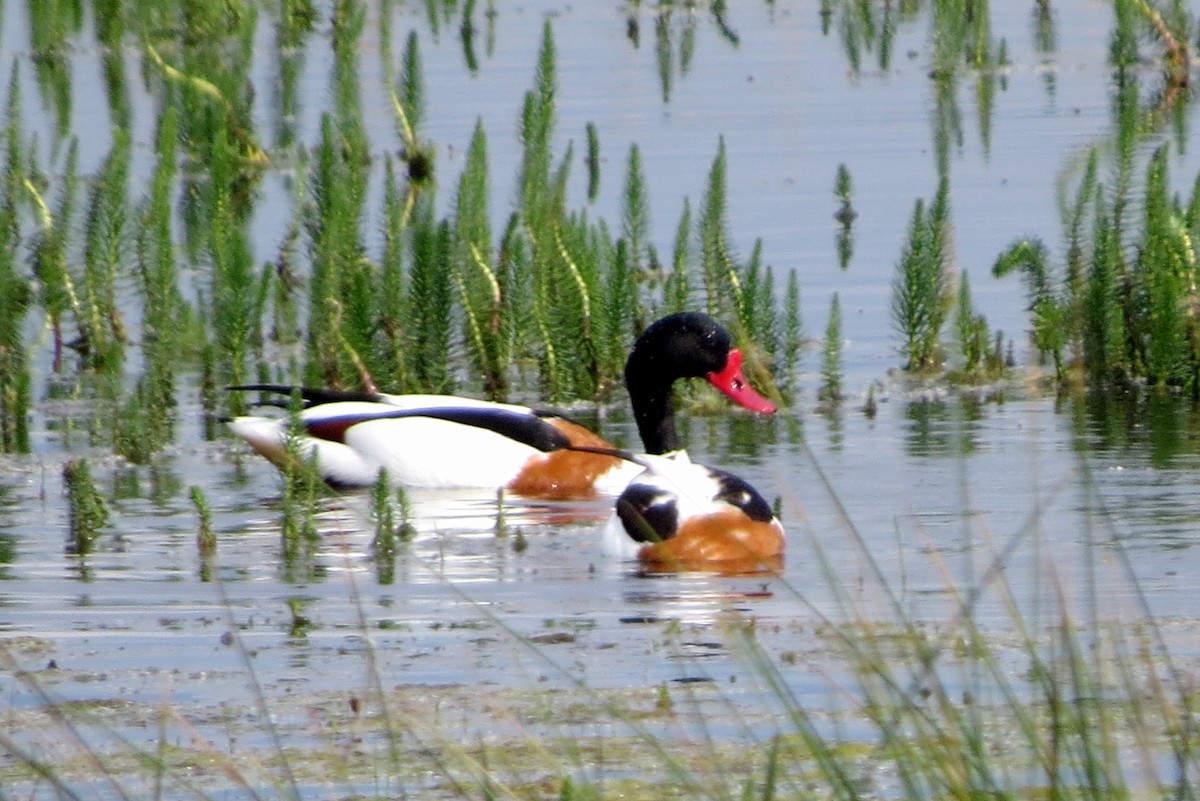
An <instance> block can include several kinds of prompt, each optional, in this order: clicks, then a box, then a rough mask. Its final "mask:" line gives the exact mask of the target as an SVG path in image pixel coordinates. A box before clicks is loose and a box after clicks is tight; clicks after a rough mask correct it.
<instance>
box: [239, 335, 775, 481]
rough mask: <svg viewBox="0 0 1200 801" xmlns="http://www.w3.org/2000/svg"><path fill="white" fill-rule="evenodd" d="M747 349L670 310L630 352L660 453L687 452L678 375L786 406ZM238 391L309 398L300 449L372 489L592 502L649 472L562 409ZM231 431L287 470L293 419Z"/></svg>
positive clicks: (634, 399)
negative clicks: (773, 395) (762, 392)
mask: <svg viewBox="0 0 1200 801" xmlns="http://www.w3.org/2000/svg"><path fill="white" fill-rule="evenodd" d="M741 365H742V356H741V352H740V351H739V350H738V349H737V348H734V347H733V345H732V341H731V339H730V337H729V334H728V332H726V331H725V329H724V328H722V327H721V326H720V325H719V324H717V323H716V321H715V320H713V319H712V318H711V317H709V316H708V315H705V314H699V313H695V312H685V313H681V314H673V315H669V316H667V317H665V318H663V319H661V320H659V321H657V322H656V323H654V324H653V325H651V326H650V327H649V328H647V329H646V331H645V333H644V334H643V335H642V336H641V337H639V338H638V340H637V342H636V343H635V344H634V347H633V349H632V351H631V353H630V356H629V360H628V362H627V368H626V386H627V389H628V392H629V397H630V402H631V404H632V406H633V412H634V417H635V419H636V420H637V425H638V430H639V432H640V433H641V436H642V440H643V445H644V446H645V448H646V450H647V452H649V453H652V454H657V453H666V452H668V451H673V450H676V449H678V448H679V440H678V436H677V434H676V431H675V422H674V410H673V408H672V406H671V402H670V401H671V391H672V387H673V385H674V383H675V382H676V381H677V380H680V379H685V378H704V379H705V380H707V381H708V382H709V383H710V384H712V385H713V386H714V387H716V388H717V389H718V390H720V391H721V392H722V393H724V394H725V395H726V396H728V397H729V398H730V399H731V400H733V401H734V402H735V403H737V404H738V405H740V406H742V407H744V408H746V409H748V410H750V411H753V412H756V413H769V412H772V411H774V408H775V407H774V406H773V405H772V404H770V403H769V402H768V401H766V400H765V399H763V398H762V397H760V396H759V395H758V394H757V393H756V392H754V390H753V389H752V388H751V387H750V385H749V383H748V382H747V381H746V378H745V376H744V375H743V373H742V367H741ZM231 389H233V390H241V391H259V392H267V393H272V394H274V395H276V396H277V397H278V398H279V400H277V401H275V402H274V403H273V404H271V405H277V406H284V407H286V405H287V401H286V398H287V397H289V396H290V395H292V394H293V392H295V393H296V394H297V395H299V397H300V398H301V400H302V404H303V408H302V409H301V411H300V412H299V422H300V425H301V427H302V431H301V434H300V436H299V438H298V444H299V449H298V452H299V455H300V456H301V457H302V458H305V459H309V458H315V461H316V465H317V469H318V470H319V472H320V474H321V476H322V477H323V478H324V479H325V481H326V482H328V483H329V484H330V485H332V486H335V487H339V488H354V487H368V486H371V485H372V484H374V483H375V481H376V480H377V478H378V476H379V473H380V471H381V470H386V471H387V474H388V478H389V479H390V480H391V481H392V482H393V483H394V484H396V485H399V486H405V487H429V488H446V489H449V488H487V489H504V490H506V491H508V492H511V493H514V494H517V495H520V496H523V497H527V498H539V499H582V498H588V497H594V496H596V495H597V494H600V495H613V494H616V493H619V492H621V491H622V490H623V489H624V488H625V486H626V485H627V484H628V483H629V480H630V479H631V478H633V477H634V476H635V475H637V474H639V473H640V472H641V471H642V470H643V469H644V468H643V467H642V466H640V465H637V464H634V463H631V462H629V461H628V460H626V459H623V458H620V457H619V456H617V455H615V454H616V451H615V449H614V448H613V446H612V445H611V444H610V443H608V442H607V441H606V440H604V439H603V438H601V437H599V436H598V435H596V434H594V433H592V432H591V431H588V430H587V429H586V428H584V427H583V426H581V425H579V424H577V423H575V422H572V421H571V420H569V419H567V418H565V417H563V416H561V415H559V414H555V413H553V412H547V411H540V410H536V409H533V408H530V407H527V406H520V405H515V404H507V403H494V402H490V401H482V400H476V399H473V398H464V397H457V396H451V395H388V394H384V393H378V392H369V393H363V392H344V391H338V390H327V389H301V388H295V389H294V388H293V387H289V386H284V385H277V384H247V385H242V386H237V387H231ZM229 428H230V429H231V430H232V431H233V432H234V433H235V434H237V435H238V436H240V437H241V438H242V439H244V440H245V441H246V442H247V443H249V445H250V446H251V447H252V448H253V449H254V450H255V451H257V452H258V453H259V454H261V455H263V456H264V457H266V458H267V459H268V460H270V461H271V462H273V463H274V464H276V465H280V466H281V465H283V464H284V462H285V461H286V459H287V458H288V456H287V454H288V452H289V451H288V448H287V442H288V421H287V419H286V417H282V416H265V415H251V416H243V417H236V418H234V419H232V420H230V421H229Z"/></svg>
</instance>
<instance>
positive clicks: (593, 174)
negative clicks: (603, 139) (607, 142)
mask: <svg viewBox="0 0 1200 801" xmlns="http://www.w3.org/2000/svg"><path fill="white" fill-rule="evenodd" d="M584 163H585V164H586V165H587V171H588V190H587V197H588V202H589V203H594V202H596V196H597V195H598V194H599V193H600V134H599V132H598V131H597V130H596V123H594V122H589V123H588V124H587V156H586V158H585V160H584Z"/></svg>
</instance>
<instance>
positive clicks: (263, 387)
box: [225, 384, 379, 409]
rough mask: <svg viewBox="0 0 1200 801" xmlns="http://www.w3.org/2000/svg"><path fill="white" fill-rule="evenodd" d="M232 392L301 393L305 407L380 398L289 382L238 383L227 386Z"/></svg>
mask: <svg viewBox="0 0 1200 801" xmlns="http://www.w3.org/2000/svg"><path fill="white" fill-rule="evenodd" d="M225 389H227V390H229V391H230V392H273V393H275V394H277V395H284V396H286V397H288V398H290V397H291V396H292V395H293V394H294V393H296V392H299V393H300V399H301V400H302V401H304V406H305V408H308V407H309V406H319V405H321V404H322V403H339V402H341V401H366V402H368V403H375V402H377V401H378V400H379V395H378V393H375V392H352V391H347V390H340V389H312V388H310V387H294V386H289V385H287V384H237V385H235V386H231V387H225ZM262 405H263V406H279V407H281V408H283V409H286V408H288V405H289V404H288V401H286V400H272V401H267V402H265V403H263V404H262Z"/></svg>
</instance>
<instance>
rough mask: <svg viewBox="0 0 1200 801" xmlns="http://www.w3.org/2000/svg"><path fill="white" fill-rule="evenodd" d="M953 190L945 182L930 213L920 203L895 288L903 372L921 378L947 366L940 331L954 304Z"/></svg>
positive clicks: (894, 318) (894, 315) (895, 319)
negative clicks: (950, 257) (949, 236)
mask: <svg viewBox="0 0 1200 801" xmlns="http://www.w3.org/2000/svg"><path fill="white" fill-rule="evenodd" d="M948 195H949V184H948V183H947V182H946V181H944V180H943V181H942V182H941V184H940V186H939V188H938V194H937V197H936V198H935V199H934V201H933V203H932V204H931V205H930V206H929V209H928V210H926V207H925V203H924V201H922V200H918V201H917V202H916V204H915V206H914V207H913V214H912V218H911V220H910V222H909V226H908V240H907V242H906V243H905V246H904V252H903V254H902V255H901V257H900V262H899V263H898V264H897V265H896V277H895V279H894V280H893V282H892V321H893V323H894V324H895V326H896V329H897V330H898V331H899V333H900V335H901V337H902V338H903V346H902V347H903V353H904V357H905V365H904V368H905V369H906V370H910V371H913V372H922V371H927V370H931V369H933V368H935V367H937V366H938V365H939V364H940V363H941V360H942V347H941V341H940V337H941V331H942V325H943V324H944V323H945V321H946V317H947V314H948V313H949V311H950V306H951V302H952V300H953V294H952V287H953V280H952V276H951V274H950V265H949V264H948V263H947V254H946V250H945V238H946V226H947V224H948V215H949V207H948V206H949V197H948Z"/></svg>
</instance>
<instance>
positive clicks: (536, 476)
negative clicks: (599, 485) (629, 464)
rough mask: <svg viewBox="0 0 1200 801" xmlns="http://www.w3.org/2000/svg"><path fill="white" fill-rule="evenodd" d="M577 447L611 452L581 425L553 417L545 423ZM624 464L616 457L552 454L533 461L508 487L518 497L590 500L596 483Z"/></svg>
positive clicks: (604, 442) (608, 445) (534, 458)
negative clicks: (604, 449) (601, 477)
mask: <svg viewBox="0 0 1200 801" xmlns="http://www.w3.org/2000/svg"><path fill="white" fill-rule="evenodd" d="M546 422H548V423H550V424H551V425H552V426H554V427H555V428H557V429H558V430H559V431H560V432H562V433H563V434H565V435H566V437H567V440H568V441H569V442H570V443H571V445H573V446H575V447H584V448H612V447H613V446H612V445H611V444H609V443H608V442H606V441H605V440H604V439H602V438H600V437H598V436H597V435H595V434H593V433H592V432H591V431H588V430H587V429H586V428H584V427H583V426H581V425H579V424H578V423H572V422H571V421H570V420H564V419H562V418H561V417H553V418H549V419H547V420H546ZM620 464H621V459H620V458H618V457H616V456H605V455H604V454H601V453H584V452H580V451H569V450H561V451H551V452H550V453H539V454H537V455H536V456H532V457H530V459H529V461H528V462H526V463H525V466H524V467H522V468H521V472H520V473H518V474H517V477H516V478H514V479H513V480H512V481H510V482H509V484H508V489H509V490H511V491H512V492H515V493H517V494H518V495H526V496H529V497H533V498H548V499H552V500H566V499H570V498H589V497H592V496H594V495H595V494H596V489H595V483H596V479H598V478H599V477H600V476H602V475H604V474H605V473H607V472H608V471H609V470H612V469H614V468H615V467H617V466H618V465H620Z"/></svg>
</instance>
